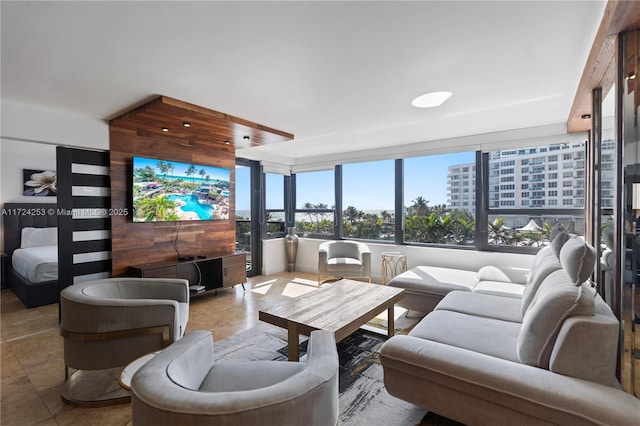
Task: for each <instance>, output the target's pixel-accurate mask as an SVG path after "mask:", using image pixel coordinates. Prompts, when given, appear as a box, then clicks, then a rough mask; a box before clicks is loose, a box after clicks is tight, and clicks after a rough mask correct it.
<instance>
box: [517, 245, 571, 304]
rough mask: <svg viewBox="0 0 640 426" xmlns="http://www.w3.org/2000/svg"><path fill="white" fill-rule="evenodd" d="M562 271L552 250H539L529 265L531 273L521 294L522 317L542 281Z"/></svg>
mask: <svg viewBox="0 0 640 426" xmlns="http://www.w3.org/2000/svg"><path fill="white" fill-rule="evenodd" d="M560 269H562V265H561V264H560V260H558V258H557V257H556V255H555V254H554V253H553V249H551V247H549V246H547V247H545V248H543V249H541V250H540V251H539V252H538V253H537V254H536V257H535V258H534V260H533V264H532V265H531V273H530V274H529V279H528V280H527V285H526V286H525V288H524V290H523V292H522V306H521V309H522V315H523V316H524V314H525V312H527V309H529V305H530V304H531V301H532V300H533V298H534V297H535V295H536V292H537V291H538V288H539V287H540V285H541V284H542V281H543V280H544V279H545V278H546V277H547V276H549V274H551V273H552V272H555V271H558V270H560Z"/></svg>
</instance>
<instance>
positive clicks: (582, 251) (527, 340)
mask: <svg viewBox="0 0 640 426" xmlns="http://www.w3.org/2000/svg"><path fill="white" fill-rule="evenodd" d="M553 251H554V250H551V254H545V258H544V259H541V260H540V261H539V262H538V263H539V265H538V267H541V268H542V269H545V268H552V266H549V265H555V264H554V260H553V259H554V258H556V256H555V254H554V253H553ZM555 251H557V247H556V250H555ZM559 255H560V256H559V263H560V266H561V269H557V270H555V271H553V272H551V273H549V274H548V275H547V276H546V277H544V279H543V280H542V281H541V282H540V284H539V287H538V289H537V291H535V293H533V297H531V294H530V293H529V294H527V296H528V298H529V299H530V300H529V303H528V305H527V306H526V309H524V303H525V300H524V298H523V321H522V328H521V330H520V334H519V335H518V347H517V352H518V358H519V359H520V362H522V363H524V364H529V365H534V366H537V367H542V368H549V359H550V357H551V351H552V350H553V347H554V344H555V341H556V337H557V336H558V333H559V331H560V329H561V327H562V325H563V322H564V321H565V320H566V319H567V318H569V317H573V316H586V317H589V316H593V315H594V301H593V298H594V294H595V291H594V290H593V289H592V288H591V287H590V286H589V285H588V284H586V283H584V281H585V280H587V279H588V278H589V277H590V275H591V273H592V272H593V267H594V261H595V249H594V248H593V247H592V246H591V245H590V244H588V243H586V242H585V241H583V240H582V239H580V238H577V237H573V238H570V239H568V240H567V241H566V242H565V243H564V244H563V245H562V247H561V249H560V251H559ZM552 256H553V257H552Z"/></svg>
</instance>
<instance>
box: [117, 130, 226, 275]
mask: <svg viewBox="0 0 640 426" xmlns="http://www.w3.org/2000/svg"><path fill="white" fill-rule="evenodd" d="M109 133H110V135H109V136H110V139H111V142H110V144H111V207H112V209H114V211H118V209H128V210H129V215H128V216H113V217H112V218H111V224H112V225H111V227H112V231H111V234H112V247H113V248H112V262H113V276H122V275H124V274H126V272H127V267H128V266H129V265H136V264H141V263H148V262H157V261H162V260H175V259H176V258H177V253H176V251H175V249H174V246H173V242H174V241H175V239H176V232H177V231H178V228H179V233H178V239H177V248H178V250H179V251H180V254H181V255H198V254H202V253H229V252H233V251H235V241H236V232H235V199H234V196H233V195H234V194H235V149H234V148H233V146H232V145H224V144H223V145H220V146H217V147H212V146H206V145H202V144H200V145H198V144H193V146H192V147H190V148H186V147H185V146H183V145H180V144H179V143H175V140H172V139H171V138H170V137H164V138H161V137H145V136H138V134H137V132H135V131H131V130H127V129H122V128H119V127H117V126H114V125H112V126H111V128H110V132H109ZM134 156H141V157H152V158H158V159H163V160H173V161H178V162H183V163H195V164H202V165H209V166H216V167H225V168H228V169H231V195H232V196H231V198H230V200H229V203H230V211H229V217H230V218H229V220H225V221H195V222H189V221H183V222H160V223H139V222H136V223H134V222H133V221H132V215H131V209H132V193H131V187H132V180H131V179H132V177H131V173H132V167H133V166H132V159H133V157H134Z"/></svg>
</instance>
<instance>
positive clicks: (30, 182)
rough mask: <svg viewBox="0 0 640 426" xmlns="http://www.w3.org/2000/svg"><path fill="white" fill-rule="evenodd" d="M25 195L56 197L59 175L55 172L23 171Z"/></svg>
mask: <svg viewBox="0 0 640 426" xmlns="http://www.w3.org/2000/svg"><path fill="white" fill-rule="evenodd" d="M22 182H23V192H22V194H23V195H26V196H34V197H55V196H56V195H57V192H58V189H57V187H56V185H57V184H58V174H57V173H56V172H55V171H54V170H31V169H22Z"/></svg>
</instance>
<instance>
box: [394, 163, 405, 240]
mask: <svg viewBox="0 0 640 426" xmlns="http://www.w3.org/2000/svg"><path fill="white" fill-rule="evenodd" d="M395 163H396V164H395V165H396V169H395V170H396V179H395V183H396V185H395V186H396V189H395V234H396V235H395V243H396V244H398V245H400V244H404V243H405V242H404V211H403V210H404V160H403V159H402V158H399V159H396V162H395Z"/></svg>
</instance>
